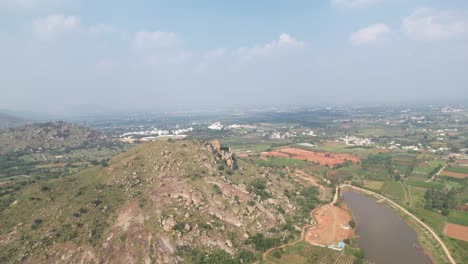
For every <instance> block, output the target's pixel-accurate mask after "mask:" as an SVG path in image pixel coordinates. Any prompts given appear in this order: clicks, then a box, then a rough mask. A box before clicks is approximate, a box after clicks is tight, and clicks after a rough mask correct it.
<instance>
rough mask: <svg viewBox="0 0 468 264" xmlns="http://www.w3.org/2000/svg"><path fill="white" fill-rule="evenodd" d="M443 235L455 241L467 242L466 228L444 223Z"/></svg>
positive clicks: (467, 229)
mask: <svg viewBox="0 0 468 264" xmlns="http://www.w3.org/2000/svg"><path fill="white" fill-rule="evenodd" d="M444 234H445V235H447V236H449V237H453V238H455V239H460V240H464V241H468V226H463V225H456V224H451V223H445V225H444Z"/></svg>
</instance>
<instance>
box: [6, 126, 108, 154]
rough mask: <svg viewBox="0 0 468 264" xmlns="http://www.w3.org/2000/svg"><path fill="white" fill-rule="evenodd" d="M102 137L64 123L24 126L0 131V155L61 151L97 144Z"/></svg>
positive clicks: (96, 133) (93, 132)
mask: <svg viewBox="0 0 468 264" xmlns="http://www.w3.org/2000/svg"><path fill="white" fill-rule="evenodd" d="M101 137H102V135H100V134H99V133H98V132H96V131H93V130H91V129H89V128H83V127H80V126H77V125H74V124H70V123H66V122H49V123H40V124H32V125H26V126H22V127H17V128H10V129H8V130H4V131H0V153H7V152H11V151H15V152H16V151H24V150H63V149H64V148H67V147H68V148H74V147H79V146H82V145H84V144H87V143H95V142H97V141H98V140H99V139H100V138H101Z"/></svg>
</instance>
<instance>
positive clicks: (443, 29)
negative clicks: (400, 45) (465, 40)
mask: <svg viewBox="0 0 468 264" xmlns="http://www.w3.org/2000/svg"><path fill="white" fill-rule="evenodd" d="M403 28H404V30H405V32H406V34H408V36H410V37H412V38H415V39H429V40H437V39H447V38H451V37H458V36H462V35H465V34H467V33H468V12H459V11H437V10H434V9H431V8H419V9H416V10H415V11H414V12H413V13H412V14H411V15H410V16H408V17H407V18H405V19H404V20H403Z"/></svg>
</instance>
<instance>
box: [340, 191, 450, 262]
mask: <svg viewBox="0 0 468 264" xmlns="http://www.w3.org/2000/svg"><path fill="white" fill-rule="evenodd" d="M341 187H350V188H351V189H356V190H358V191H361V192H364V193H367V194H370V195H373V196H375V197H377V198H380V199H382V200H385V201H387V202H389V203H390V204H392V205H393V206H395V207H396V208H398V209H400V210H401V211H403V212H404V213H405V214H407V215H409V216H410V217H411V218H413V219H414V220H415V221H416V222H418V223H419V224H420V225H421V226H422V227H424V229H426V230H427V231H429V233H430V234H431V235H432V236H433V237H434V238H435V239H436V241H437V242H438V243H439V244H440V246H441V247H442V249H443V250H444V252H445V255H446V256H447V258H448V259H449V261H450V263H452V264H456V262H455V260H454V259H453V257H452V255H451V254H450V251H449V250H448V248H447V246H446V245H445V243H444V242H443V241H442V239H440V238H439V236H438V235H437V234H436V233H435V232H434V231H433V230H432V229H431V228H430V227H429V226H428V225H426V224H425V223H424V222H422V221H421V220H419V218H417V217H416V216H414V215H413V214H412V213H410V212H408V211H407V210H406V209H405V208H403V207H401V206H400V205H398V204H397V203H395V202H394V201H392V200H390V199H388V198H387V197H385V196H383V195H380V194H378V193H375V192H372V191H369V190H366V189H362V188H359V187H356V186H352V185H348V184H343V185H341V186H340V188H341Z"/></svg>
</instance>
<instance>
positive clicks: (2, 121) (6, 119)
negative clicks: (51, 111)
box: [0, 113, 30, 130]
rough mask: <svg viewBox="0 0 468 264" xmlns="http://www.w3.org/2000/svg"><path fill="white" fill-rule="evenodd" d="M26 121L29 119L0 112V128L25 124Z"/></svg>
mask: <svg viewBox="0 0 468 264" xmlns="http://www.w3.org/2000/svg"><path fill="white" fill-rule="evenodd" d="M28 123H30V121H28V120H26V119H23V118H20V117H16V116H12V115H9V114H4V113H0V130H1V129H7V128H12V127H18V126H22V125H26V124H28Z"/></svg>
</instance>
